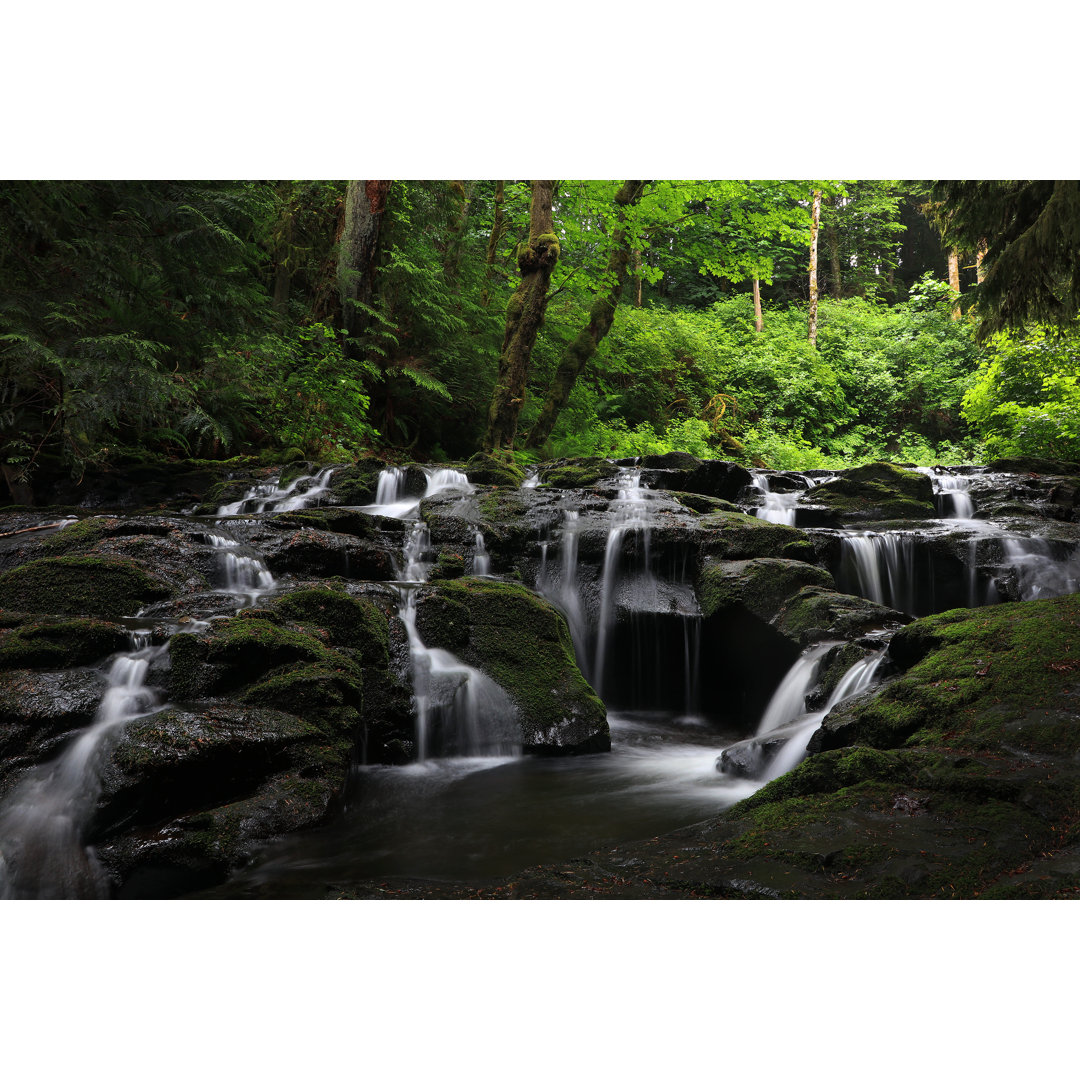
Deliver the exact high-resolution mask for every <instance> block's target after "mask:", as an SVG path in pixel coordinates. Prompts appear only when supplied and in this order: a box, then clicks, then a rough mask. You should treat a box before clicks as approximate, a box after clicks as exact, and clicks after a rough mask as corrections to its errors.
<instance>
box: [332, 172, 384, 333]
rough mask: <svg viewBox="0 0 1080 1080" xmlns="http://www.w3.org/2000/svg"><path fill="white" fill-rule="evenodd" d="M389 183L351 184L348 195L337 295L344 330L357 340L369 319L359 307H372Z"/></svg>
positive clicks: (339, 254)
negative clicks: (360, 305)
mask: <svg viewBox="0 0 1080 1080" xmlns="http://www.w3.org/2000/svg"><path fill="white" fill-rule="evenodd" d="M391 183H392V181H390V180H350V181H349V186H348V189H347V190H346V193H345V226H344V228H343V230H342V233H341V242H340V244H339V246H338V293H339V294H340V296H341V321H342V326H343V328H344V329H345V330H347V331H348V332H349V335H350V336H351V337H355V336H356V335H357V334H358V333H360V332H361V331H362V330H363V329H364V328H365V326H366V325H367V321H368V316H367V315H366V314H365V313H364V311H363V310H362V309H361V308H358V307H357V306H356V304H357V303H359V304H364V305H366V306H370V305H371V296H372V292H373V290H374V284H375V255H376V252H377V250H378V243H379V225H380V223H381V221H382V216H383V212H384V211H385V210H386V199H387V196H388V195H389V193H390V184H391Z"/></svg>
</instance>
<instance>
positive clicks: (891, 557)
mask: <svg viewBox="0 0 1080 1080" xmlns="http://www.w3.org/2000/svg"><path fill="white" fill-rule="evenodd" d="M914 561H915V538H914V537H913V536H911V535H909V534H907V533H899V532H892V533H873V532H865V533H848V534H846V535H844V536H842V537H841V538H840V568H839V575H838V576H839V579H840V585H841V588H844V589H846V590H847V591H848V592H854V593H857V594H858V595H859V596H865V597H866V598H867V599H868V600H873V601H874V602H875V603H878V604H884V605H886V606H888V607H894V608H896V609H897V610H899V611H906V612H909V613H914V608H915V574H914Z"/></svg>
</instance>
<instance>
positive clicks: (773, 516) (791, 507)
mask: <svg viewBox="0 0 1080 1080" xmlns="http://www.w3.org/2000/svg"><path fill="white" fill-rule="evenodd" d="M751 484H752V486H753V487H755V488H757V490H758V491H760V492H761V494H762V498H763V499H764V502H763V503H762V505H761V506H759V507H758V508H757V510H756V511H755V512H754V516H755V517H759V518H761V519H762V520H763V521H772V522H775V523H776V524H777V525H794V524H795V504H796V503H797V502H798V501H799V497H800V496H801V495H802V492H801V491H772V490H771V489H770V487H769V477H768V476H767V475H765V474H764V473H755V474H754V475H753V476H752V478H751Z"/></svg>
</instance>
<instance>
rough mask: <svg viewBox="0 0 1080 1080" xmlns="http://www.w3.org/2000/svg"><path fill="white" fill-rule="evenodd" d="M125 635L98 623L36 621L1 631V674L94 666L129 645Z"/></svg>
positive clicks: (107, 624)
mask: <svg viewBox="0 0 1080 1080" xmlns="http://www.w3.org/2000/svg"><path fill="white" fill-rule="evenodd" d="M128 641H129V639H128V635H127V632H126V631H125V630H124V629H123V628H122V627H120V626H117V625H116V624H115V623H110V622H104V621H102V620H100V619H61V618H47V617H46V618H38V619H35V620H33V621H30V622H25V623H23V624H22V625H20V626H17V627H15V628H12V629H0V670H10V669H12V668H39V669H40V668H46V669H49V670H53V671H56V670H59V669H61V668H70V667H79V666H81V665H83V664H93V663H96V662H98V661H99V660H102V659H104V658H105V657H106V656H109V655H110V654H112V653H114V652H119V651H120V650H121V649H124V648H126V647H127V645H128Z"/></svg>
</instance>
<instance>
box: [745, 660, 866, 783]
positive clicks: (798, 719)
mask: <svg viewBox="0 0 1080 1080" xmlns="http://www.w3.org/2000/svg"><path fill="white" fill-rule="evenodd" d="M833 645H834V643H829V644H825V645H817V646H815V647H814V648H813V649H811V650H809V651H808V652H807V653H805V654H804V655H803V656H801V657H799V659H798V660H797V661H796V662H795V665H794V666H793V667H792V669H791V671H790V672H788V676H787V678H785V680H784V682H783V683H781V684H780V688H778V690H777V692H776V694H775V695H774V700H776V699H777V698H779V697H780V693H781V690H783V689H784V687H785V684H787V682H788V679H791V680H792V689H789V691H788V696H787V698H786V699H785V700H784V701H783V705H784V706H785V707H786V708H788V709H790V708H794V707H795V701H794V692H793V690H794V691H801V695H802V708H801V709H799V712H797V713H796V714H795V715H794V716H791V717H790V718H789V719H788V721H787V724H788V725H789V726H790V728H791V736H790V737H789V738H788V740H787V741H786V742H785V743H784V745H783V746H781V747H780V749H779V750H778V751H777V753H776V756H775V757H774V758H773V759H772V761H770V762H769V765H768V767H767V768H766V770H765V773H764V775H763V777H762V781H763V782H766V783H767V782H768V781H769V780H775V779H776V778H777V777H778V776H783V775H784V773H786V772H790V771H791V770H792V769H794V768H795V766H796V765H798V764H799V762H800V761H802V759H803V758H804V757H805V756H806V748H807V746H808V745H809V743H810V739H811V738H812V737H813V734H814V732H815V731H817V729H818V728H819V727H820V726H821V721H822V720H823V719H824V718H825V717H826V716H827V715H828V714H829V712H830V711H831V710H832V709H833V708H834V707H835V706H837V705H839V704H840V703H841V702H842V701H847V699H848V698H851V697H854V696H855V695H856V694H861V693H862V692H863V691H864V690H868V689H869V688H870V687H871V686H873V685H874V683H875V682H876V681H877V671H878V668H879V667H880V666H881V662H882V661H883V660H884V659H885V653H884V651H882V652H879V653H874V654H873V655H871V656H866V657H864V658H863V659H862V660H858V661H856V662H855V663H854V664H852V665H851V667H850V668H848V670H847V671H846V672H845V673H844V676H843V677H842V678H841V679H840V681H839V682H838V683H837V684H836V686H835V687H834V689H833V692H832V693H831V694H830V695H829V700H828V701H827V702H826V703H825V707H824V708H823V709H820V710H816V711H814V712H806V711H805V709H806V704H805V696H806V694H807V693H808V692H809V691H810V690H811V689H812V688H813V685H814V683H815V682H816V681H817V671H818V667H819V666H820V663H821V659H822V656H823V654H824V653H825V652H827V651H828V650H829V649H831V648H833ZM809 668H812V670H810V671H808V670H807V669H809ZM793 676H794V678H793ZM772 706H773V702H771V701H770V702H769V709H767V710H766V715H765V717H763V718H762V722H761V726H760V727H759V728H758V735H759V736H760V735H761V734H763V733H764V732H765V731H773V730H776V728H777V727H780V726H782V723H783V722H781V723H780V724H775V725H773V727H770V728H766V726H765V724H766V721H767V719H768V716H769V711H770V710H771V709H772ZM779 714H780V708H779V707H778V708H777V715H779Z"/></svg>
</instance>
